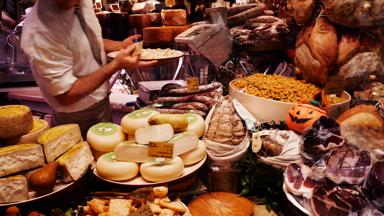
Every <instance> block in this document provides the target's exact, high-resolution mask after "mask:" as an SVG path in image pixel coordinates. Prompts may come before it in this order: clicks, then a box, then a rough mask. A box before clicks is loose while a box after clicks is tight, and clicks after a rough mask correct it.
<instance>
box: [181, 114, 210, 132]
mask: <svg viewBox="0 0 384 216" xmlns="http://www.w3.org/2000/svg"><path fill="white" fill-rule="evenodd" d="M184 115H186V116H187V119H188V127H187V130H186V131H189V132H194V133H195V134H196V135H197V136H198V137H199V138H200V137H202V136H203V135H204V133H205V122H204V119H203V117H201V115H198V114H194V113H187V114H184Z"/></svg>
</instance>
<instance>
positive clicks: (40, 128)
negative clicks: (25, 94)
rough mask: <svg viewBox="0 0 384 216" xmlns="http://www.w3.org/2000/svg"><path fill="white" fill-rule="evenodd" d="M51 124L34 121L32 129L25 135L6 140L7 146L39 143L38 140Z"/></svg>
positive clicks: (43, 121) (38, 120) (41, 120)
mask: <svg viewBox="0 0 384 216" xmlns="http://www.w3.org/2000/svg"><path fill="white" fill-rule="evenodd" d="M48 128H49V124H48V122H47V121H45V120H43V119H37V118H35V119H33V126H32V129H31V130H30V131H29V132H28V133H27V134H25V135H22V136H20V137H14V138H11V139H8V140H6V144H7V145H15V144H24V143H37V138H38V137H39V136H40V135H41V134H42V133H43V132H44V131H46V130H47V129H48Z"/></svg>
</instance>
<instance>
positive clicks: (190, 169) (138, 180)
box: [93, 156, 207, 187]
mask: <svg viewBox="0 0 384 216" xmlns="http://www.w3.org/2000/svg"><path fill="white" fill-rule="evenodd" d="M206 159H207V156H205V157H204V159H203V160H201V161H200V162H198V163H196V164H194V165H190V166H185V167H184V170H183V173H182V174H181V175H180V176H178V177H176V178H173V179H170V180H167V181H160V182H149V181H146V180H144V179H143V178H142V177H141V176H140V175H138V176H136V177H135V178H134V179H132V180H128V181H112V180H108V179H105V178H103V177H101V176H99V175H98V174H97V172H96V168H94V169H93V174H94V175H95V176H97V177H98V178H99V179H101V180H103V181H106V182H109V183H113V184H117V185H125V186H140V187H141V186H154V185H160V184H164V183H170V182H173V181H176V180H179V179H182V178H184V177H186V176H188V175H191V174H192V173H194V172H196V171H197V170H198V169H199V168H200V167H201V166H203V164H204V162H205V160H206Z"/></svg>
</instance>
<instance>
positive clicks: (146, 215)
mask: <svg viewBox="0 0 384 216" xmlns="http://www.w3.org/2000/svg"><path fill="white" fill-rule="evenodd" d="M129 215H130V216H153V212H152V209H151V207H149V205H148V204H145V205H143V206H141V207H140V208H139V209H138V210H137V211H135V212H133V213H130V214H129Z"/></svg>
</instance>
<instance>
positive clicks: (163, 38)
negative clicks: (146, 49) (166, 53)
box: [143, 27, 174, 46]
mask: <svg viewBox="0 0 384 216" xmlns="http://www.w3.org/2000/svg"><path fill="white" fill-rule="evenodd" d="M173 39H174V37H173V30H172V28H164V27H147V28H144V29H143V43H144V46H147V45H153V44H158V43H162V44H164V43H172V42H173Z"/></svg>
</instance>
